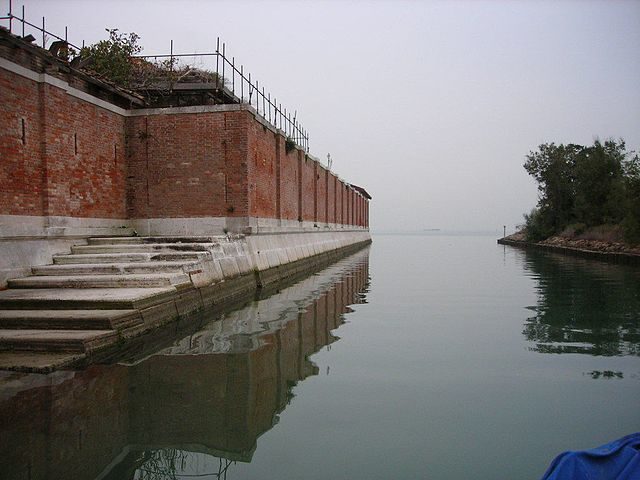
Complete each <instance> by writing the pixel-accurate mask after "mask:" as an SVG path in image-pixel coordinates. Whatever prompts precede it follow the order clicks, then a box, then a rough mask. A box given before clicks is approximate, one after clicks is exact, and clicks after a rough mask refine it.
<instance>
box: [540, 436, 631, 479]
mask: <svg viewBox="0 0 640 480" xmlns="http://www.w3.org/2000/svg"><path fill="white" fill-rule="evenodd" d="M583 479H584V480H640V432H639V433H633V434H631V435H627V436H626V437H622V438H620V439H618V440H615V441H613V442H611V443H607V444H606V445H602V446H601V447H598V448H592V449H591V450H583V451H578V452H564V453H561V454H560V455H558V456H557V457H556V458H555V460H554V461H553V462H551V466H550V467H549V469H548V470H547V473H545V474H544V477H542V480H583Z"/></svg>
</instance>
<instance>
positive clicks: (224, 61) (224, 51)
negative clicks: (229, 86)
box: [222, 42, 227, 90]
mask: <svg viewBox="0 0 640 480" xmlns="http://www.w3.org/2000/svg"><path fill="white" fill-rule="evenodd" d="M226 51H227V44H226V43H224V42H223V43H222V89H223V90H224V64H225V63H227V56H226V55H225V53H226Z"/></svg>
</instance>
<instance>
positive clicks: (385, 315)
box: [0, 235, 640, 480]
mask: <svg viewBox="0 0 640 480" xmlns="http://www.w3.org/2000/svg"><path fill="white" fill-rule="evenodd" d="M172 335H173V336H174V338H173V339H169V340H165V343H164V344H162V343H161V342H160V343H158V347H157V348H159V351H158V352H157V353H156V354H153V355H149V356H146V357H144V356H143V357H142V358H135V359H133V357H132V358H131V359H129V360H127V361H126V362H122V363H119V364H114V365H98V366H93V367H91V368H89V369H86V370H83V371H80V372H58V373H56V374H53V375H48V376H44V375H19V374H1V375H0V420H1V423H0V429H1V431H0V433H1V435H0V449H1V452H0V453H1V455H0V478H20V479H22V478H33V479H37V478H74V479H81V478H87V479H93V478H106V479H193V478H210V479H215V478H227V479H279V480H280V479H303V478H304V479H327V478H331V479H334V478H335V479H378V478H379V479H390V478H393V479H459V478H474V479H492V480H493V479H515V478H517V479H537V478H540V476H541V475H542V474H543V473H544V471H545V469H546V467H547V466H548V464H549V462H550V461H551V460H552V458H553V457H554V456H555V455H556V454H558V453H559V452H561V451H563V450H567V449H582V448H589V447H593V446H597V445H599V444H602V443H605V442H608V441H610V440H613V439H615V438H617V437H621V436H623V435H626V434H629V433H632V432H635V431H639V430H640V269H637V268H635V269H634V268H625V267H621V266H614V265H607V264H601V263H597V262H593V261H585V260H579V259H575V258H568V257H559V256H554V255H550V254H543V253H539V252H537V253H534V252H524V251H520V250H517V249H513V248H510V247H502V246H498V245H496V243H495V239H494V238H492V237H487V236H444V235H433V236H418V235H416V236H392V235H389V236H382V235H381V236H376V237H374V244H373V246H372V247H371V249H370V251H364V252H361V253H359V254H356V255H355V256H352V257H350V258H348V259H345V260H343V261H341V262H339V263H338V264H335V265H333V266H332V267H330V268H329V269H327V270H325V271H323V272H321V273H319V274H317V275H313V276H312V277H310V278H308V279H306V280H304V281H301V282H299V283H297V284H295V285H293V286H291V287H289V288H286V289H283V290H282V291H280V292H278V293H276V294H274V295H273V296H271V297H268V298H265V299H262V300H256V301H254V302H252V303H251V304H249V305H248V306H247V307H246V308H243V309H241V310H237V311H234V312H231V313H228V314H226V315H223V316H218V317H206V318H202V319H201V320H200V324H199V325H198V328H193V329H192V331H190V332H189V334H187V333H184V332H183V333H182V334H180V333H179V332H175V333H173V334H172Z"/></svg>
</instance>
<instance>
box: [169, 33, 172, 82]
mask: <svg viewBox="0 0 640 480" xmlns="http://www.w3.org/2000/svg"><path fill="white" fill-rule="evenodd" d="M172 90H173V39H171V47H170V50H169V91H172Z"/></svg>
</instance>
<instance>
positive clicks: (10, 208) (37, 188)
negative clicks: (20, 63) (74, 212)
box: [0, 69, 44, 215]
mask: <svg viewBox="0 0 640 480" xmlns="http://www.w3.org/2000/svg"><path fill="white" fill-rule="evenodd" d="M0 98H2V101H0V125H2V127H1V128H0V158H1V159H2V161H1V162H0V184H1V185H2V188H1V189H0V214H4V215H44V205H43V189H44V183H43V177H44V165H43V164H44V161H43V158H42V157H43V156H42V152H41V135H42V131H41V121H40V102H39V98H40V92H39V89H38V85H37V84H36V83H35V82H33V81H31V80H29V79H26V78H24V77H21V76H19V75H15V74H13V73H11V72H8V71H6V70H1V69H0Z"/></svg>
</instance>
